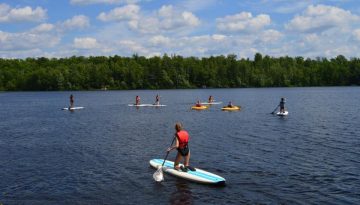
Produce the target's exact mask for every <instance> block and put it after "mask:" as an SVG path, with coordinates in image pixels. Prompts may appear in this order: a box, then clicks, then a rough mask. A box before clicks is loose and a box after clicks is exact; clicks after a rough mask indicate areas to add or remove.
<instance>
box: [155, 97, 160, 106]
mask: <svg viewBox="0 0 360 205" xmlns="http://www.w3.org/2000/svg"><path fill="white" fill-rule="evenodd" d="M154 105H160V95H159V94H157V95H156V97H155V104H154Z"/></svg>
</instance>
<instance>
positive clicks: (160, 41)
mask: <svg viewBox="0 0 360 205" xmlns="http://www.w3.org/2000/svg"><path fill="white" fill-rule="evenodd" d="M149 42H150V44H151V45H153V46H170V44H171V40H170V38H168V37H165V36H162V35H156V36H153V37H151V38H150V40H149Z"/></svg>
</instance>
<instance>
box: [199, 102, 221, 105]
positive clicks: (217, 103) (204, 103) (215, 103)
mask: <svg viewBox="0 0 360 205" xmlns="http://www.w3.org/2000/svg"><path fill="white" fill-rule="evenodd" d="M221 103H222V102H210V103H209V102H202V103H201V104H202V105H220V104H221Z"/></svg>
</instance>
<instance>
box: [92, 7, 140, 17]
mask: <svg viewBox="0 0 360 205" xmlns="http://www.w3.org/2000/svg"><path fill="white" fill-rule="evenodd" d="M139 11H140V7H139V6H137V5H134V4H130V5H126V6H123V7H117V8H115V9H113V10H111V11H110V12H109V13H105V12H102V13H100V14H99V15H98V17H97V18H98V19H99V20H101V21H126V20H133V19H137V18H138V15H139Z"/></svg>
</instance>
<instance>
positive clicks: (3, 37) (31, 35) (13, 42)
mask: <svg viewBox="0 0 360 205" xmlns="http://www.w3.org/2000/svg"><path fill="white" fill-rule="evenodd" d="M44 27H46V26H44ZM37 28H38V27H36V28H35V29H33V30H32V31H29V32H22V33H8V32H3V31H0V51H15V50H30V49H35V48H51V47H54V46H55V45H57V44H58V43H59V42H60V37H58V36H57V35H52V34H48V33H37V32H38V31H40V30H41V29H40V30H39V28H38V29H37Z"/></svg>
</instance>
